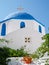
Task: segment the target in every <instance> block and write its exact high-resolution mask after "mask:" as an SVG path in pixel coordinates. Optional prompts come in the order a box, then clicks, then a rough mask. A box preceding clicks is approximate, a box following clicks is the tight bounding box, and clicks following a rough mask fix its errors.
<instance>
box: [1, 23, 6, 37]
mask: <svg viewBox="0 0 49 65" xmlns="http://www.w3.org/2000/svg"><path fill="white" fill-rule="evenodd" d="M1 35H2V36H5V35H6V24H5V23H3V24H2V29H1Z"/></svg>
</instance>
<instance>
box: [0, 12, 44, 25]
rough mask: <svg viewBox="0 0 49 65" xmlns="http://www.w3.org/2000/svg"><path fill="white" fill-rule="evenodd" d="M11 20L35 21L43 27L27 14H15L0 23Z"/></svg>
mask: <svg viewBox="0 0 49 65" xmlns="http://www.w3.org/2000/svg"><path fill="white" fill-rule="evenodd" d="M11 19H19V20H35V21H36V22H38V23H39V24H41V25H42V26H45V25H43V24H42V23H41V22H39V21H38V20H36V19H35V18H34V17H33V16H32V15H30V14H28V13H17V14H14V15H13V16H11V17H10V18H7V19H5V20H3V21H0V23H3V22H6V21H9V20H11Z"/></svg>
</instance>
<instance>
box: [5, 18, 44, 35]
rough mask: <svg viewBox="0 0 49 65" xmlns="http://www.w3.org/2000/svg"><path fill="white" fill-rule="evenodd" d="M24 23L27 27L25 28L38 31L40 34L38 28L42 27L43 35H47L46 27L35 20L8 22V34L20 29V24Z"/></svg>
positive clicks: (13, 20)
mask: <svg viewBox="0 0 49 65" xmlns="http://www.w3.org/2000/svg"><path fill="white" fill-rule="evenodd" d="M22 21H23V22H25V25H26V26H25V27H27V28H29V29H32V30H36V31H38V32H39V30H38V26H39V25H40V26H41V27H42V35H44V34H45V27H44V26H42V25H41V24H39V23H38V22H36V21H35V20H15V19H12V20H9V21H7V22H6V24H7V31H6V32H7V34H8V33H10V32H13V31H16V30H18V29H20V23H21V22H22Z"/></svg>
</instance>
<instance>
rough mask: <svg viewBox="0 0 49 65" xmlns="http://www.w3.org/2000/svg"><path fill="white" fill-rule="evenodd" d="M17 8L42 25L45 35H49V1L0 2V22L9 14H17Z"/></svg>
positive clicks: (18, 0)
mask: <svg viewBox="0 0 49 65" xmlns="http://www.w3.org/2000/svg"><path fill="white" fill-rule="evenodd" d="M19 7H22V8H23V10H22V11H23V12H27V13H29V14H31V15H32V16H33V17H34V18H35V19H37V20H38V21H39V22H41V23H42V24H44V25H45V28H46V33H49V0H0V21H2V20H3V19H4V18H5V17H6V16H8V15H9V14H11V13H13V12H18V9H17V8H19ZM19 12H20V11H19Z"/></svg>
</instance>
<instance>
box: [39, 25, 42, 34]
mask: <svg viewBox="0 0 49 65" xmlns="http://www.w3.org/2000/svg"><path fill="white" fill-rule="evenodd" d="M39 32H40V33H42V28H41V26H40V25H39Z"/></svg>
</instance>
